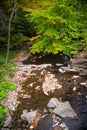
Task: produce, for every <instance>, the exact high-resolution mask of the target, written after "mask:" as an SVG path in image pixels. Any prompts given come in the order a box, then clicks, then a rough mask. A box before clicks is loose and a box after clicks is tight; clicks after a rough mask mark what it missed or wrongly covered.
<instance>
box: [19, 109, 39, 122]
mask: <svg viewBox="0 0 87 130" xmlns="http://www.w3.org/2000/svg"><path fill="white" fill-rule="evenodd" d="M36 113H37V111H30V112H27V110H24V111H23V113H22V115H21V119H22V120H26V121H28V123H33V121H34V119H35V117H36Z"/></svg>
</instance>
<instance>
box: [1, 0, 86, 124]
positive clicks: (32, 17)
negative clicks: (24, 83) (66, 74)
mask: <svg viewBox="0 0 87 130" xmlns="http://www.w3.org/2000/svg"><path fill="white" fill-rule="evenodd" d="M33 41H34V42H33ZM26 42H29V44H31V43H33V44H32V46H31V47H30V48H29V49H30V53H32V54H36V53H41V54H43V55H46V54H49V53H52V54H58V53H63V54H66V55H68V56H69V57H72V56H73V55H75V54H77V53H78V52H79V51H82V50H85V51H86V50H87V1H86V0H73V1H72V0H2V1H0V65H1V68H0V75H1V77H0V111H1V115H0V120H1V121H2V119H3V115H4V114H6V113H7V112H8V110H7V109H3V99H4V98H5V97H6V95H7V92H8V90H9V89H10V90H14V89H15V85H14V84H13V83H12V82H11V81H10V79H9V77H10V76H12V75H13V73H14V72H15V71H16V70H15V67H14V65H13V63H12V58H13V57H14V56H15V52H16V50H18V48H19V47H20V46H22V45H24V44H25V43H26ZM4 63H6V64H4ZM5 75H6V76H5ZM1 124H2V123H1Z"/></svg>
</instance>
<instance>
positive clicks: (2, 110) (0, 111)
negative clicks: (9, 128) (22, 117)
mask: <svg viewBox="0 0 87 130" xmlns="http://www.w3.org/2000/svg"><path fill="white" fill-rule="evenodd" d="M7 114H8V108H5V107H4V106H1V105H0V126H2V125H3V121H4V116H5V115H7Z"/></svg>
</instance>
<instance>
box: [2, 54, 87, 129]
mask: <svg viewBox="0 0 87 130" xmlns="http://www.w3.org/2000/svg"><path fill="white" fill-rule="evenodd" d="M37 57H38V58H37ZM16 63H17V67H18V69H19V70H18V71H17V72H16V74H15V76H14V77H13V78H12V81H13V82H15V83H16V85H17V90H16V91H15V92H12V93H11V92H9V96H8V99H7V100H6V106H8V107H9V110H10V114H11V123H10V125H9V129H11V130H29V123H28V122H26V121H24V120H22V119H21V114H22V113H23V110H27V111H30V110H33V111H34V110H37V109H38V110H40V111H41V112H43V110H44V108H46V106H47V103H48V101H49V100H50V99H51V98H53V97H55V98H57V99H58V100H59V101H63V102H64V101H69V103H70V104H71V106H72V108H73V110H74V111H75V112H76V113H77V115H78V116H79V117H81V119H82V121H83V123H84V124H83V126H84V128H83V129H82V130H87V87H85V86H84V85H81V84H80V83H83V82H85V81H86V79H87V75H85V76H79V72H78V71H65V72H61V71H60V70H61V69H60V68H61V67H64V65H63V61H62V60H61V57H57V56H55V57H53V56H52V55H50V56H47V57H43V58H42V57H41V56H38V55H36V56H33V57H32V56H30V57H29V58H28V57H27V58H25V59H23V57H22V55H21V60H19V61H18V62H17V61H16ZM3 129H5V128H3ZM5 130H6V129H5Z"/></svg>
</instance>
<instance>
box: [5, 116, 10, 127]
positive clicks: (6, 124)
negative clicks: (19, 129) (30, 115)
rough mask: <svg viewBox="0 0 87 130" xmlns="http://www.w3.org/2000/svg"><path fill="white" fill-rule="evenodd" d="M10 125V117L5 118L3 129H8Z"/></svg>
mask: <svg viewBox="0 0 87 130" xmlns="http://www.w3.org/2000/svg"><path fill="white" fill-rule="evenodd" d="M10 123H11V116H10V115H9V116H8V117H7V118H6V120H5V122H4V126H3V127H8V126H9V125H10Z"/></svg>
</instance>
